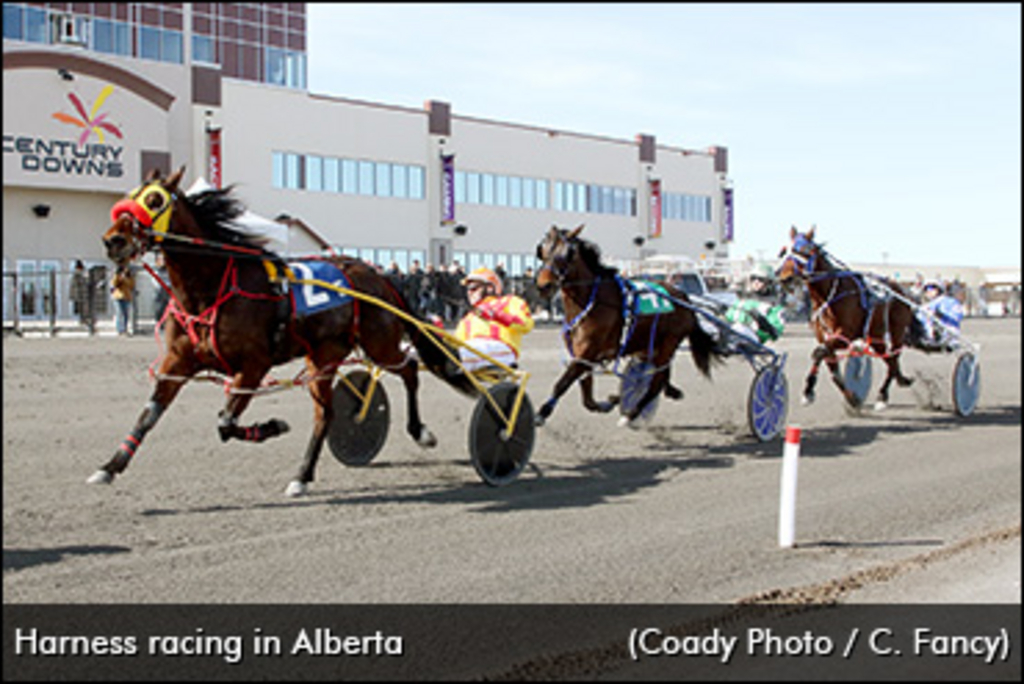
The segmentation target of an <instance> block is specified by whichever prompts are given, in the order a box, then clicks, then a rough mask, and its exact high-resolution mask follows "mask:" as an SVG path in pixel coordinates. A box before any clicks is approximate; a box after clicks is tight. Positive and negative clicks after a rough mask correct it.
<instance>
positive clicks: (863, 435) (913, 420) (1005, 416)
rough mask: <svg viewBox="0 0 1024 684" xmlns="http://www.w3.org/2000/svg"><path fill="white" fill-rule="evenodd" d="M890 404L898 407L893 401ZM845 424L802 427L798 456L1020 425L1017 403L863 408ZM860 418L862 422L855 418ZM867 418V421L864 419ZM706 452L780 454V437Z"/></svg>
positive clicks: (740, 439) (832, 453)
mask: <svg viewBox="0 0 1024 684" xmlns="http://www.w3.org/2000/svg"><path fill="white" fill-rule="evenodd" d="M891 408H899V407H898V406H896V405H893V406H892V407H891ZM851 418H853V420H851V422H850V423H848V424H843V425H833V426H828V427H809V428H805V429H804V430H803V431H802V434H801V437H800V442H801V452H800V457H801V458H835V457H839V456H848V455H851V454H853V453H854V451H855V450H856V449H857V448H859V447H862V446H865V445H867V444H871V443H872V442H874V441H876V440H877V439H879V438H885V437H887V436H890V435H913V434H920V433H928V432H936V431H942V430H962V429H964V428H965V427H1018V428H1019V427H1020V424H1021V407H1020V406H1009V405H1003V406H993V407H989V408H984V409H978V410H977V411H975V412H974V413H972V414H971V415H970V416H967V417H960V416H957V415H955V414H953V413H951V412H949V411H942V412H938V411H932V412H928V413H923V414H918V415H905V414H904V415H892V414H888V415H887V414H885V413H873V412H869V411H867V410H865V411H862V412H861V413H860V414H857V415H853V416H851ZM858 420H863V421H865V422H862V423H861V422H858ZM868 421H870V422H868ZM707 451H708V453H710V454H733V455H740V456H746V457H748V458H781V457H782V440H781V438H780V439H776V440H772V441H769V442H758V441H756V440H754V438H753V437H751V436H749V435H744V436H742V437H738V438H737V439H736V441H735V442H733V443H730V444H724V445H720V446H711V447H708V449H707Z"/></svg>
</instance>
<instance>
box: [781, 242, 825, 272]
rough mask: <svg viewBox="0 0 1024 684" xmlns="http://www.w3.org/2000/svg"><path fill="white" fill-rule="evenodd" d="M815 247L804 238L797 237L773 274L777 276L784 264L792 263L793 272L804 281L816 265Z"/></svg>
mask: <svg viewBox="0 0 1024 684" xmlns="http://www.w3.org/2000/svg"><path fill="white" fill-rule="evenodd" d="M816 247H817V245H816V244H814V242H812V241H811V240H808V239H807V238H806V237H805V236H803V235H797V236H796V238H794V240H793V245H792V246H791V247H789V248H787V249H786V250H785V252H784V254H785V256H784V258H783V259H782V263H781V264H779V267H778V268H777V269H775V273H776V274H778V272H779V271H781V270H782V267H783V266H785V265H786V262H788V261H792V262H793V271H794V272H795V273H796V274H797V276H799V277H801V278H804V279H807V278H809V277H810V275H811V274H812V273H814V267H815V266H816V265H817V260H818V250H817V249H815V248H816Z"/></svg>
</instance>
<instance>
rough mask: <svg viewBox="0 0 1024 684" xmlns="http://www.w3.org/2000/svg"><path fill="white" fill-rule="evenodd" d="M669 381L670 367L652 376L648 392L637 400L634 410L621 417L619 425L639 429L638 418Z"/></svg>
mask: <svg viewBox="0 0 1024 684" xmlns="http://www.w3.org/2000/svg"><path fill="white" fill-rule="evenodd" d="M667 383H668V368H667V367H664V368H662V369H661V370H659V371H658V372H657V373H655V374H654V376H653V377H652V378H651V384H650V385H649V386H648V387H647V392H646V393H645V394H644V396H643V397H641V399H640V401H638V402H637V404H636V406H634V407H633V410H632V411H630V412H629V413H628V414H626V415H624V416H622V417H621V418H619V427H630V428H633V429H637V428H638V427H639V423H638V421H637V418H638V417H639V416H640V414H641V413H643V410H644V409H645V408H647V405H648V404H650V403H651V402H652V401H654V398H655V397H657V396H658V395H659V394H660V393H661V391H662V389H664V388H665V386H666V384H667Z"/></svg>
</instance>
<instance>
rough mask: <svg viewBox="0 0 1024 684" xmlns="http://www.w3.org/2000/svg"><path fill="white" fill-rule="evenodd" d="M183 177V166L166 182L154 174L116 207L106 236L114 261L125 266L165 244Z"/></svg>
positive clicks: (110, 255) (108, 254)
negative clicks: (156, 243) (159, 243)
mask: <svg viewBox="0 0 1024 684" xmlns="http://www.w3.org/2000/svg"><path fill="white" fill-rule="evenodd" d="M184 174H185V167H184V166H182V167H181V168H180V169H178V170H177V171H175V172H174V173H172V174H171V175H170V176H168V177H167V178H163V179H162V178H161V177H160V172H159V170H153V171H152V172H150V174H149V175H148V176H147V177H146V180H145V181H144V182H143V184H142V185H140V186H139V187H137V188H135V189H134V190H132V191H131V192H130V193H129V194H128V196H127V197H126V198H125V199H123V200H121V201H119V202H118V203H117V204H115V205H114V206H113V208H112V209H111V210H110V218H111V221H112V224H111V226H110V228H108V229H107V231H106V232H105V233H104V234H103V244H104V245H105V246H106V248H107V256H108V257H109V258H110V260H111V261H113V262H114V263H115V264H117V265H118V266H124V265H126V264H128V263H129V262H130V261H132V260H133V259H136V258H138V257H140V256H142V255H143V254H145V253H146V252H147V251H148V250H149V249H150V248H151V247H152V246H153V243H154V242H159V241H161V240H163V237H164V235H165V234H167V232H168V230H169V229H170V226H171V221H172V218H173V216H174V213H175V211H176V209H175V205H176V204H177V199H178V192H179V190H178V185H179V184H180V183H181V178H182V176H183V175H184Z"/></svg>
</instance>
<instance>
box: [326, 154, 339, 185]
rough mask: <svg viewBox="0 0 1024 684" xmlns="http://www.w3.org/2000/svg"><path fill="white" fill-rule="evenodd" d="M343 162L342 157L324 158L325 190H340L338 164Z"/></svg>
mask: <svg viewBox="0 0 1024 684" xmlns="http://www.w3.org/2000/svg"><path fill="white" fill-rule="evenodd" d="M339 164H341V160H340V159H335V158H333V157H328V158H326V159H324V190H326V191H327V192H340V191H341V185H340V178H339V174H338V171H339V169H338V165H339Z"/></svg>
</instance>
